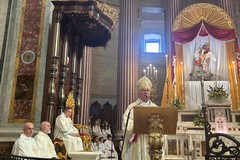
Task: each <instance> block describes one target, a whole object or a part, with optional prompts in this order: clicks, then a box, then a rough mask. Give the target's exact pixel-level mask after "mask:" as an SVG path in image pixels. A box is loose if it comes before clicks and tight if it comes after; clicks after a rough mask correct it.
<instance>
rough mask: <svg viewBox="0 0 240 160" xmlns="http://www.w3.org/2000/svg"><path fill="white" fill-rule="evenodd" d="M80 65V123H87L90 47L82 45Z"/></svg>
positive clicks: (89, 95) (89, 88)
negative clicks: (81, 83) (81, 68)
mask: <svg viewBox="0 0 240 160" xmlns="http://www.w3.org/2000/svg"><path fill="white" fill-rule="evenodd" d="M82 67H83V70H82V76H83V87H82V97H81V107H80V114H81V116H80V118H81V121H80V123H81V124H84V125H88V117H89V106H90V97H91V74H92V49H91V48H89V47H84V49H83V59H82Z"/></svg>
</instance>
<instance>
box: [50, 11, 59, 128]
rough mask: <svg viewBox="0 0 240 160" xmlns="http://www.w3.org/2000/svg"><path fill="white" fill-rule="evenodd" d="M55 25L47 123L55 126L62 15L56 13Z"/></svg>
mask: <svg viewBox="0 0 240 160" xmlns="http://www.w3.org/2000/svg"><path fill="white" fill-rule="evenodd" d="M54 18H55V21H54V24H53V36H52V39H53V43H52V50H51V54H52V57H51V68H50V81H49V88H48V106H47V121H49V122H50V123H51V124H54V123H53V122H54V117H53V116H54V109H55V106H56V93H57V92H56V87H55V80H56V79H57V75H58V63H59V45H60V44H59V42H60V22H61V19H62V13H61V12H59V11H54Z"/></svg>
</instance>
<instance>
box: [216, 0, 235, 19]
mask: <svg viewBox="0 0 240 160" xmlns="http://www.w3.org/2000/svg"><path fill="white" fill-rule="evenodd" d="M217 3H218V6H219V7H221V8H222V9H224V10H225V11H226V12H227V13H228V14H229V15H230V17H231V18H232V19H233V10H234V8H233V0H217Z"/></svg>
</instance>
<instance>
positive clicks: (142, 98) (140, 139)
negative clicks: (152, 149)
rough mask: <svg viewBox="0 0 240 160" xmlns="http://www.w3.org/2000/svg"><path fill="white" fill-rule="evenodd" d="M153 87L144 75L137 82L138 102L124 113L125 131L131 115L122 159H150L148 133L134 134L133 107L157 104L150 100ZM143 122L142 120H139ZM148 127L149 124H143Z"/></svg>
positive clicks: (123, 125)
mask: <svg viewBox="0 0 240 160" xmlns="http://www.w3.org/2000/svg"><path fill="white" fill-rule="evenodd" d="M151 89H152V83H151V81H150V80H149V79H148V78H147V77H146V76H144V77H142V78H140V79H139V80H138V82H137V91H138V97H139V98H138V99H137V100H136V102H133V103H132V104H130V105H129V106H128V107H127V110H126V111H125V113H124V115H123V123H122V129H123V133H125V129H126V123H127V119H128V114H129V113H130V115H129V121H128V126H127V130H126V135H125V138H124V140H123V141H124V142H123V149H122V160H130V159H132V160H150V157H149V153H148V146H149V145H148V135H146V134H139V135H137V134H134V133H133V109H132V108H133V107H137V106H146V107H147V106H151V107H153V106H156V107H157V105H156V104H154V103H153V102H152V101H151V100H150V93H151ZM139 123H141V122H139ZM143 127H147V126H143Z"/></svg>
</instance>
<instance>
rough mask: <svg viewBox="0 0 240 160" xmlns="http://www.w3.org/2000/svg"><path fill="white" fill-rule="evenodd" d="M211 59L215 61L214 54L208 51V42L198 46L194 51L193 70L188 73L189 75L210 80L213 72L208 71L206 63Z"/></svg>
mask: <svg viewBox="0 0 240 160" xmlns="http://www.w3.org/2000/svg"><path fill="white" fill-rule="evenodd" d="M210 60H211V61H217V59H216V57H215V55H214V54H213V53H212V52H210V44H209V43H205V44H204V45H202V46H201V47H199V48H198V49H197V50H196V51H195V53H194V64H195V66H194V71H193V72H192V73H190V76H191V77H192V78H193V77H197V78H200V79H201V78H202V77H203V79H204V80H210V79H211V77H212V76H213V74H212V73H211V72H210V71H208V64H209V62H210Z"/></svg>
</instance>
